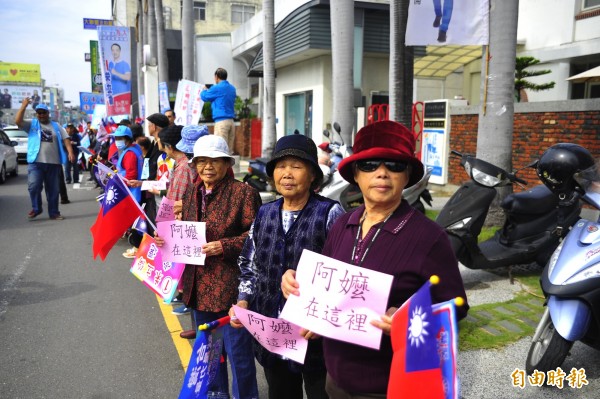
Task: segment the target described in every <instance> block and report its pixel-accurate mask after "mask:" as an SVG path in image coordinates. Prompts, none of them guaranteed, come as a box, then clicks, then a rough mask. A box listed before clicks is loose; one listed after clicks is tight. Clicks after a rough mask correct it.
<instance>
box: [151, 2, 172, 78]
mask: <svg viewBox="0 0 600 399" xmlns="http://www.w3.org/2000/svg"><path fill="white" fill-rule="evenodd" d="M154 7H155V9H156V49H157V52H156V56H157V58H158V81H159V82H168V81H169V60H168V58H167V43H166V40H165V18H164V15H163V1H162V0H154Z"/></svg>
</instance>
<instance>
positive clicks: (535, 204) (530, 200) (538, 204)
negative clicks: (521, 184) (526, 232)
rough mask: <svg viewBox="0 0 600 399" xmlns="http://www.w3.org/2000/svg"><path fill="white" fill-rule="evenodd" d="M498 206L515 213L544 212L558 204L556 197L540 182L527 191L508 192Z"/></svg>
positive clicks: (549, 210)
mask: <svg viewBox="0 0 600 399" xmlns="http://www.w3.org/2000/svg"><path fill="white" fill-rule="evenodd" d="M500 206H501V207H502V208H503V209H505V210H506V211H507V212H510V213H516V214H536V215H540V214H544V213H548V212H551V211H552V210H554V209H556V207H557V206H558V198H557V197H556V195H554V194H553V193H552V191H550V189H549V188H548V187H546V186H544V185H542V184H540V185H539V186H535V187H533V188H531V189H529V190H527V191H523V192H520V193H515V194H510V195H508V196H506V198H504V200H503V201H502V204H500Z"/></svg>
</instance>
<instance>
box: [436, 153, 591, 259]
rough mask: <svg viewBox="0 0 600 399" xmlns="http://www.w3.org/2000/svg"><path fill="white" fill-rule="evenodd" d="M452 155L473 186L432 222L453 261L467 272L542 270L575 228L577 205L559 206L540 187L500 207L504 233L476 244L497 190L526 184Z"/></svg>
mask: <svg viewBox="0 0 600 399" xmlns="http://www.w3.org/2000/svg"><path fill="white" fill-rule="evenodd" d="M452 154H453V155H456V156H458V157H460V158H461V161H460V164H461V166H463V167H464V168H465V171H466V172H467V173H468V174H469V176H470V177H471V179H472V180H471V181H468V182H466V183H464V184H463V185H462V186H460V188H459V189H458V190H457V191H456V192H455V193H454V195H452V197H451V198H450V199H449V200H448V202H447V203H446V205H444V207H443V208H442V210H441V212H440V214H439V215H438V217H437V219H436V222H437V223H438V224H439V225H441V226H442V227H443V228H444V229H445V230H446V232H447V233H448V237H449V239H450V243H451V245H452V248H453V250H454V253H455V255H456V257H457V259H458V260H459V261H460V262H461V263H462V264H463V265H465V266H466V267H468V268H471V269H492V268H497V267H504V266H511V265H519V264H531V263H533V262H537V263H538V264H539V265H540V266H544V265H545V264H546V262H547V261H548V259H549V258H550V255H551V254H552V252H553V251H554V249H555V248H556V247H557V246H558V244H559V240H560V239H561V238H562V237H564V236H565V235H566V233H567V231H568V229H569V227H571V226H573V225H574V224H575V223H576V222H577V220H578V218H579V212H580V210H581V207H580V205H579V204H578V203H577V202H574V203H568V204H567V203H564V202H561V201H559V198H558V196H557V195H555V194H553V193H552V192H551V191H550V190H549V189H548V188H546V187H545V186H544V185H539V186H535V187H533V188H532V189H530V190H528V191H524V192H520V193H516V194H511V195H508V196H507V197H506V198H505V199H504V200H503V201H502V203H501V206H502V208H503V209H504V211H505V212H506V221H505V222H504V225H503V226H502V229H500V230H498V231H497V232H496V234H495V235H494V236H493V237H491V238H490V239H488V240H486V241H484V242H482V243H479V244H478V242H477V237H478V236H479V233H481V229H482V227H483V223H484V222H485V218H486V216H487V214H488V211H489V208H490V205H491V204H492V201H493V200H494V198H495V197H496V189H495V188H496V187H503V186H509V185H511V184H514V183H517V184H520V185H521V184H527V182H526V181H525V180H523V179H521V178H519V177H517V173H518V171H517V172H515V173H514V174H513V173H509V172H507V171H505V170H503V169H501V168H499V167H497V166H495V165H492V164H491V163H489V162H486V161H483V160H481V159H478V158H476V157H474V156H471V155H467V154H461V153H459V152H457V151H452ZM535 164H536V163H533V164H531V165H528V166H527V167H533V166H535Z"/></svg>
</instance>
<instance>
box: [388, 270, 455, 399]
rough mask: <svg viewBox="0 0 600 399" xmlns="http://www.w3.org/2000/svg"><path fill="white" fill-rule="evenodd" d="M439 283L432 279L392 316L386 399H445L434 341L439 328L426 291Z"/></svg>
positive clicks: (428, 292)
mask: <svg viewBox="0 0 600 399" xmlns="http://www.w3.org/2000/svg"><path fill="white" fill-rule="evenodd" d="M438 281H439V279H438V277H437V276H432V277H431V279H430V280H429V281H427V282H426V283H425V284H423V286H422V287H421V288H419V290H418V291H417V292H415V293H414V294H413V295H412V296H411V297H410V298H409V299H408V300H407V301H406V302H405V303H404V304H403V305H402V306H401V307H400V309H398V311H397V312H396V313H395V314H394V316H393V319H392V348H393V350H394V357H393V359H392V368H391V370H390V380H389V383H388V393H387V396H388V397H389V398H427V399H434V398H435V399H443V398H444V384H443V380H442V370H441V368H440V356H439V354H438V348H437V339H436V335H437V333H438V332H439V330H440V324H439V320H438V318H437V317H435V316H434V315H433V312H432V309H431V293H430V291H429V290H430V287H431V284H432V283H433V284H436V283H437V282H438Z"/></svg>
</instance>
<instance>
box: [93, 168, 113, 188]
mask: <svg viewBox="0 0 600 399" xmlns="http://www.w3.org/2000/svg"><path fill="white" fill-rule="evenodd" d="M93 171H94V176H96V181H97V182H98V183H100V184H101V185H102V187H103V188H106V184H107V183H108V179H110V178H111V177H112V176H114V175H116V174H117V172H115V171H113V170H112V169H111V168H109V167H108V166H106V165H104V164H103V163H101V162H96V163H95V164H94V167H93Z"/></svg>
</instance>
